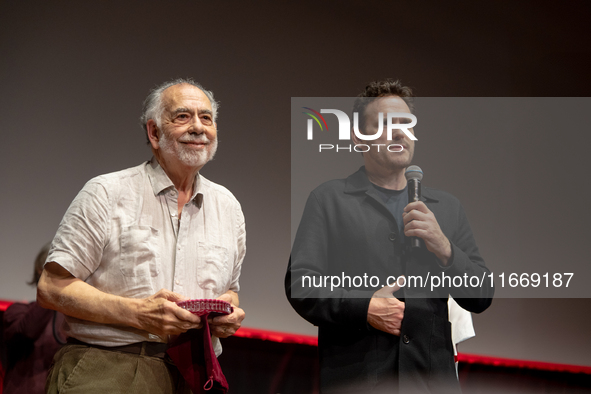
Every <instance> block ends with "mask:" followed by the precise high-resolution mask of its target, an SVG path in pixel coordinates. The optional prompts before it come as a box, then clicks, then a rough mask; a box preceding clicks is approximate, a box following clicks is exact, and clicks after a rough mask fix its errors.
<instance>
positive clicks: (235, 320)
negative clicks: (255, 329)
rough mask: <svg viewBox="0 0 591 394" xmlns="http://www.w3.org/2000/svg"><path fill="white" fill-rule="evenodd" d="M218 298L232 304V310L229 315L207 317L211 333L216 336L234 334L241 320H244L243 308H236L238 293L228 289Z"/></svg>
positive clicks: (223, 336) (224, 336)
mask: <svg viewBox="0 0 591 394" xmlns="http://www.w3.org/2000/svg"><path fill="white" fill-rule="evenodd" d="M218 300H223V301H226V302H229V303H230V304H232V307H233V308H234V312H232V313H231V314H229V315H224V316H216V317H213V318H209V319H208V322H209V329H210V330H211V334H212V335H215V336H216V337H218V338H227V337H229V336H231V335H234V334H235V333H236V331H238V329H239V328H240V324H241V323H242V320H244V316H245V314H244V310H242V309H241V308H238V294H236V293H235V292H233V291H231V290H228V292H226V293H224V294H222V295H221V296H220V297H218Z"/></svg>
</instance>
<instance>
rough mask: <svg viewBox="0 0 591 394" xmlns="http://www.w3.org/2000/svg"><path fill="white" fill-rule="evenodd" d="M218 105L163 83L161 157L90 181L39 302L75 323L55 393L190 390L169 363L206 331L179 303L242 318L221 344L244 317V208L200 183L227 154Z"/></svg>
mask: <svg viewBox="0 0 591 394" xmlns="http://www.w3.org/2000/svg"><path fill="white" fill-rule="evenodd" d="M217 107H218V105H217V103H216V102H215V100H214V99H213V94H212V93H211V92H209V91H207V90H205V89H203V88H202V87H201V86H200V85H199V84H197V83H196V82H194V81H193V80H191V79H180V80H174V81H171V82H167V83H164V84H162V85H160V86H158V87H157V88H155V89H154V90H153V91H152V92H151V93H150V94H149V96H148V97H147V98H146V101H145V103H144V111H143V114H142V117H141V121H142V125H143V127H144V130H145V132H146V135H147V138H148V141H149V143H150V145H151V148H152V153H153V156H154V157H153V158H152V160H150V161H148V162H146V163H144V164H141V165H140V166H138V167H134V168H130V169H127V170H123V171H119V172H115V173H111V174H106V175H102V176H99V177H96V178H94V179H92V180H90V181H89V182H88V183H87V184H86V185H85V186H84V188H83V189H82V191H81V192H80V193H79V194H78V196H77V197H76V198H75V199H74V201H73V202H72V204H71V205H70V207H69V208H68V211H67V212H66V214H65V215H64V218H63V219H62V222H61V223H60V226H59V228H58V231H57V234H56V236H55V238H54V240H53V243H52V247H51V250H50V253H49V256H48V259H47V263H46V264H45V268H44V271H43V274H42V276H41V279H40V281H39V287H38V294H37V299H38V301H39V303H40V304H41V305H42V306H43V307H46V308H50V309H55V310H58V311H60V312H62V313H64V314H65V315H66V321H67V324H66V332H67V334H68V336H69V337H70V338H71V339H70V340H69V344H68V345H66V346H65V347H64V348H63V349H62V350H61V351H60V352H58V354H57V355H56V358H55V365H54V367H53V369H52V371H51V373H50V375H49V378H48V386H47V389H48V392H60V391H63V390H66V389H67V390H68V392H72V393H74V392H76V393H93V392H97V393H103V392H110V393H113V392H122V393H123V392H125V393H131V392H134V393H139V392H141V393H152V392H154V393H175V392H186V391H187V390H188V388H187V387H186V385H185V382H184V381H183V379H182V377H181V376H180V374H179V371H178V369H177V368H176V367H175V365H174V364H173V363H172V362H171V360H170V359H169V358H168V357H167V356H166V355H165V351H166V348H167V343H168V341H169V336H171V335H178V334H181V333H183V332H186V331H187V330H189V329H194V328H201V327H203V325H204V324H207V322H204V321H201V319H200V318H199V317H198V316H196V315H193V314H192V313H190V312H189V311H187V310H184V309H182V308H180V307H179V306H178V305H177V304H176V301H181V300H185V299H194V298H218V299H221V300H225V301H227V302H230V303H231V304H232V305H233V307H234V312H233V313H232V314H230V315H227V316H221V317H216V318H214V319H211V320H210V323H209V324H210V329H211V333H212V334H213V338H214V341H213V344H214V350H215V352H216V355H219V353H221V346H220V344H219V341H218V340H217V338H225V337H228V336H230V335H233V334H234V333H235V332H236V330H238V328H239V327H240V323H241V321H242V320H243V319H244V311H243V310H242V309H240V308H239V307H238V294H237V292H238V290H239V282H238V280H239V276H240V270H241V266H242V261H243V259H244V255H245V226H244V216H243V214H242V210H241V208H240V204H239V203H238V201H237V200H236V199H235V198H234V196H233V195H232V194H231V193H230V192H229V191H228V190H227V189H226V188H224V187H222V186H220V185H217V184H215V183H213V182H211V181H209V180H207V179H205V178H204V177H203V176H201V175H200V174H199V170H200V169H201V168H202V167H203V166H204V165H205V164H206V163H207V162H208V161H209V160H211V159H212V158H213V156H214V154H215V151H216V148H217V126H216V122H215V121H216V116H217Z"/></svg>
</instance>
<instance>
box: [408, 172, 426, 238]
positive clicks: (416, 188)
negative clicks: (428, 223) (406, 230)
mask: <svg viewBox="0 0 591 394" xmlns="http://www.w3.org/2000/svg"><path fill="white" fill-rule="evenodd" d="M408 201H409V202H415V201H421V181H419V180H418V179H416V178H413V179H409V180H408ZM422 244H423V240H422V239H421V238H419V237H410V247H411V248H413V249H414V248H420V247H421V246H422Z"/></svg>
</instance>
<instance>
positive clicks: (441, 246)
mask: <svg viewBox="0 0 591 394" xmlns="http://www.w3.org/2000/svg"><path fill="white" fill-rule="evenodd" d="M402 218H403V221H404V235H405V236H407V237H419V238H421V239H422V240H423V241H425V246H426V247H427V250H428V251H429V252H431V253H434V254H435V256H437V258H438V259H439V260H440V261H441V263H442V264H443V265H444V266H446V265H447V263H448V261H449V259H450V258H451V243H450V242H449V239H447V237H446V236H445V234H443V231H441V227H439V223H437V219H436V218H435V215H434V214H433V212H431V210H429V208H427V206H426V205H425V203H424V202H422V201H415V202H411V203H410V204H408V205H407V206H406V207H405V208H404V212H403V213H402Z"/></svg>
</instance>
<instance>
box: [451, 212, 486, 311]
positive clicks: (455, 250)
mask: <svg viewBox="0 0 591 394" xmlns="http://www.w3.org/2000/svg"><path fill="white" fill-rule="evenodd" d="M458 204H459V202H458ZM457 212H458V214H457V223H456V226H455V228H456V230H455V231H454V233H453V235H451V237H450V238H449V240H450V242H451V248H452V259H451V261H450V263H451V264H450V265H449V266H448V267H449V268H448V269H446V270H445V271H444V273H445V275H448V276H459V277H462V278H468V280H467V282H465V284H466V286H452V287H450V294H451V296H452V297H453V298H454V299H455V300H456V301H457V303H458V304H459V305H460V306H461V307H462V308H464V309H466V310H468V311H470V312H475V313H480V312H482V311H484V310H485V309H486V308H488V307H489V306H490V304H491V302H492V298H493V295H494V287H493V284H492V280H491V277H490V270H489V269H488V268H487V267H486V265H485V263H484V259H483V258H482V256H480V252H479V251H478V246H476V241H475V240H474V236H473V234H472V229H471V228H470V224H469V223H468V218H467V217H466V213H465V212H464V209H463V208H462V206H461V204H460V205H459V209H458V211H457ZM470 278H472V280H470ZM475 278H478V283H476V279H475Z"/></svg>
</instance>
